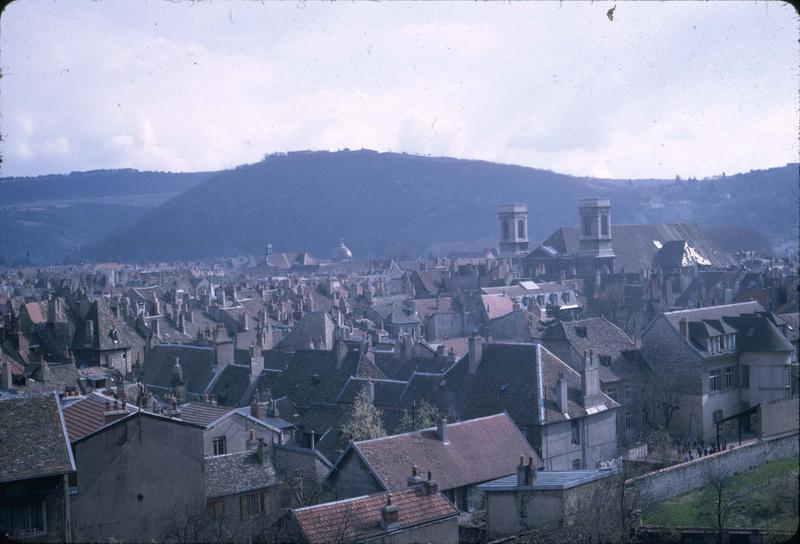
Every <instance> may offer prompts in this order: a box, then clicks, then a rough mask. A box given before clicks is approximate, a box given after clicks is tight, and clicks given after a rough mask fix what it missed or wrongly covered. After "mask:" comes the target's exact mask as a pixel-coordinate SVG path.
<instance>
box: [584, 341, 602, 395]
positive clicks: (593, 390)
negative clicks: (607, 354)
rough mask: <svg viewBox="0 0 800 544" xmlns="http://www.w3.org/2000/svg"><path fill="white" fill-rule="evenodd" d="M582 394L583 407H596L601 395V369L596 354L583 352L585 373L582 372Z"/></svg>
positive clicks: (590, 351)
mask: <svg viewBox="0 0 800 544" xmlns="http://www.w3.org/2000/svg"><path fill="white" fill-rule="evenodd" d="M581 394H582V396H583V407H584V408H589V407H590V406H594V403H595V401H596V400H597V397H598V395H599V394H600V368H599V366H598V364H597V358H596V357H595V356H594V352H593V351H592V350H589V352H588V353H587V352H585V351H584V352H583V371H582V372H581Z"/></svg>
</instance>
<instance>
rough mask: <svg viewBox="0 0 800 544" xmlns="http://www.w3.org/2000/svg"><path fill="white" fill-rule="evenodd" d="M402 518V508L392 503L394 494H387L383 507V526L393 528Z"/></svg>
mask: <svg viewBox="0 0 800 544" xmlns="http://www.w3.org/2000/svg"><path fill="white" fill-rule="evenodd" d="M399 520H400V510H399V509H398V508H397V507H396V506H395V505H393V504H392V494H391V493H389V494H388V495H386V505H385V506H384V507H383V508H381V527H383V529H384V530H386V529H391V528H392V527H394V526H395V525H397V522H398V521H399Z"/></svg>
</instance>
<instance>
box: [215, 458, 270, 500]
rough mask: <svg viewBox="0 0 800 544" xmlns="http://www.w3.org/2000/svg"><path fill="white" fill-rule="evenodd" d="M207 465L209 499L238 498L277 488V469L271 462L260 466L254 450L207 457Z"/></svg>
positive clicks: (265, 462) (266, 461) (267, 461)
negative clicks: (236, 496)
mask: <svg viewBox="0 0 800 544" xmlns="http://www.w3.org/2000/svg"><path fill="white" fill-rule="evenodd" d="M265 447H267V448H268V447H269V446H268V445H267V446H265ZM267 455H269V454H267ZM205 461H206V471H205V473H206V496H207V497H224V496H225V495H235V494H238V493H245V492H247V491H251V490H256V489H263V488H265V487H271V486H274V485H277V484H278V477H277V476H276V474H275V467H274V466H273V465H272V463H271V462H270V461H269V460H268V459H267V460H265V461H264V463H263V464H262V463H260V462H259V460H258V455H257V453H256V452H255V451H254V450H252V451H245V452H239V453H229V454H227V455H217V456H214V457H206V460H205Z"/></svg>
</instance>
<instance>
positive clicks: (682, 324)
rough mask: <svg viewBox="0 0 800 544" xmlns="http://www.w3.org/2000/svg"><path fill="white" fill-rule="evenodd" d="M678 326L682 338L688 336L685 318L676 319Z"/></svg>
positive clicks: (687, 325)
mask: <svg viewBox="0 0 800 544" xmlns="http://www.w3.org/2000/svg"><path fill="white" fill-rule="evenodd" d="M678 328H679V329H680V331H681V336H683V337H684V338H688V337H689V324H688V323H687V322H686V318H685V317H682V318H680V319H679V320H678Z"/></svg>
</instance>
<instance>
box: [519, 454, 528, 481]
mask: <svg viewBox="0 0 800 544" xmlns="http://www.w3.org/2000/svg"><path fill="white" fill-rule="evenodd" d="M526 473H527V467H526V466H525V456H524V455H520V456H519V464H518V465H517V487H524V486H527V485H528V478H527V474H526Z"/></svg>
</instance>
